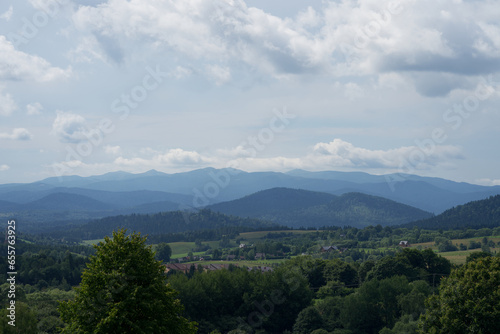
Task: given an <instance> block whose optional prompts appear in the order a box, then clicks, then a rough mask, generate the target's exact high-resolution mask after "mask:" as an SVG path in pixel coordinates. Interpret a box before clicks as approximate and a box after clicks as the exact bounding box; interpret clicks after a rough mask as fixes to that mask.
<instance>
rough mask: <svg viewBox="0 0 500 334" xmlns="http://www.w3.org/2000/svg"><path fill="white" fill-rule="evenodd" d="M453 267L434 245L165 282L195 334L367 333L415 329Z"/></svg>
mask: <svg viewBox="0 0 500 334" xmlns="http://www.w3.org/2000/svg"><path fill="white" fill-rule="evenodd" d="M450 271H451V265H450V262H449V261H448V260H446V259H444V258H442V257H440V256H438V255H436V254H435V253H434V252H433V251H431V250H425V251H418V250H415V249H405V250H403V251H402V252H400V253H398V254H396V255H394V256H387V257H384V258H382V259H381V260H379V261H366V262H364V263H361V264H359V263H346V262H344V261H341V260H339V259H332V260H324V259H314V258H312V257H310V256H299V257H296V258H294V259H291V260H288V261H286V262H285V263H284V264H282V265H281V266H279V267H277V268H276V269H275V270H274V271H272V272H266V273H261V272H260V271H257V270H252V271H249V270H247V269H245V268H237V267H235V266H231V267H230V268H229V270H218V271H211V272H202V271H201V268H200V270H199V271H197V272H195V273H194V274H193V273H191V274H190V275H185V274H183V273H177V274H174V275H171V276H169V278H168V282H169V283H170V284H171V285H172V287H173V288H174V289H175V290H177V291H178V292H179V295H178V297H179V299H180V300H181V302H182V303H183V304H184V306H185V316H186V317H188V318H189V319H190V320H193V321H196V322H198V324H199V333H211V332H213V333H216V332H221V333H228V332H229V333H237V332H236V331H235V330H237V329H239V330H243V331H245V332H246V333H289V332H292V331H293V333H297V334H308V333H311V332H313V331H315V330H320V329H321V330H324V331H326V332H330V333H338V334H340V333H344V334H347V333H356V334H372V333H379V331H380V330H382V329H383V328H387V330H389V329H390V330H392V328H393V327H394V326H401V324H407V325H408V326H410V327H416V323H417V319H418V317H419V316H420V314H421V313H423V312H424V311H425V304H424V301H425V299H426V298H427V297H428V296H429V295H430V294H431V293H432V292H433V291H434V290H435V287H437V286H438V285H439V282H440V279H441V277H445V276H448V275H449V274H450ZM398 323H401V324H399V325H398ZM391 333H392V332H391Z"/></svg>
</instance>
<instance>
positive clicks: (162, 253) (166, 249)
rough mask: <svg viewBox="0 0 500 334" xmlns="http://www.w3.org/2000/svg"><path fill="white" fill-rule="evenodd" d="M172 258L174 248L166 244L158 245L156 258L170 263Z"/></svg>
mask: <svg viewBox="0 0 500 334" xmlns="http://www.w3.org/2000/svg"><path fill="white" fill-rule="evenodd" d="M170 256H172V248H170V246H169V245H168V244H166V243H160V244H158V245H156V252H155V258H156V259H157V260H160V261H162V262H168V261H170Z"/></svg>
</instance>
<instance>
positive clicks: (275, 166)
mask: <svg viewBox="0 0 500 334" xmlns="http://www.w3.org/2000/svg"><path fill="white" fill-rule="evenodd" d="M420 146H422V147H420ZM420 146H418V145H415V146H404V147H399V148H394V149H389V150H370V149H366V148H362V147H356V146H354V145H353V144H351V143H349V142H346V141H343V140H341V139H334V140H333V141H331V142H329V143H317V144H316V145H314V146H313V147H312V150H311V151H310V152H309V153H307V154H306V155H304V156H302V157H294V158H291V157H282V156H278V157H249V156H245V153H246V152H247V151H246V150H244V149H243V148H242V147H239V148H238V147H237V148H235V149H233V150H219V151H218V153H219V154H220V155H221V157H224V154H226V155H225V157H226V159H224V160H225V161H227V157H230V155H231V154H232V155H233V161H234V162H235V163H236V164H237V165H238V166H240V168H243V169H245V168H246V169H247V170H289V169H295V168H301V169H308V170H330V169H332V168H339V167H348V168H356V169H378V170H383V171H397V170H399V169H401V168H404V169H405V170H404V171H405V172H406V171H408V170H411V171H412V172H415V171H418V170H428V169H432V168H434V167H437V166H440V167H443V166H444V167H448V168H449V167H450V166H449V164H450V161H453V160H455V159H463V155H462V153H461V149H460V148H458V147H455V146H449V145H427V146H425V147H424V146H423V145H420ZM451 167H452V166H451ZM400 171H402V170H400Z"/></svg>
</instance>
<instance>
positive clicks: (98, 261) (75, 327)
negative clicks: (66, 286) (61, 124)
mask: <svg viewBox="0 0 500 334" xmlns="http://www.w3.org/2000/svg"><path fill="white" fill-rule="evenodd" d="M145 242H146V238H145V237H144V238H143V237H141V236H140V234H136V233H134V234H131V235H129V236H127V235H126V230H120V231H118V232H113V239H110V238H109V237H106V238H104V242H102V243H99V244H98V245H96V246H95V248H96V254H95V255H94V256H92V257H91V258H90V263H89V264H88V265H87V268H86V269H85V271H84V272H83V274H82V282H81V284H80V286H79V287H78V288H76V296H75V299H74V300H70V301H67V302H62V303H60V305H59V311H60V313H61V318H62V319H63V320H64V321H65V322H66V323H68V326H67V327H66V328H64V330H63V333H72V334H73V333H75V334H84V333H95V334H99V333H103V334H104V333H106V334H114V333H116V334H118V333H144V334H146V333H186V334H188V333H195V330H196V328H195V324H194V323H191V322H189V321H187V320H186V319H185V318H183V317H181V316H180V314H181V312H182V311H183V307H182V305H181V304H180V302H179V301H178V300H177V299H175V291H174V290H173V289H172V288H171V287H170V286H169V285H167V284H166V283H165V277H164V268H163V266H162V264H161V262H160V261H156V260H155V259H154V253H153V251H152V250H151V246H146V244H145Z"/></svg>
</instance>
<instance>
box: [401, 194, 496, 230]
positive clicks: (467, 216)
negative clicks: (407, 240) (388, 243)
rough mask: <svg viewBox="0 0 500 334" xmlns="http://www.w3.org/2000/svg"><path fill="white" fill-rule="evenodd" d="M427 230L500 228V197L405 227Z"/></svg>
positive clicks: (468, 205) (447, 211)
mask: <svg viewBox="0 0 500 334" xmlns="http://www.w3.org/2000/svg"><path fill="white" fill-rule="evenodd" d="M404 226H406V227H415V226H418V227H420V228H425V229H463V228H475V229H477V228H481V227H489V228H492V227H498V226H500V195H496V196H491V197H489V198H487V199H483V200H479V201H472V202H469V203H466V204H463V205H458V206H456V207H453V208H451V209H448V210H446V211H444V212H443V213H441V214H439V215H437V216H435V217H432V218H429V219H424V220H419V221H414V222H411V223H409V224H406V225H404Z"/></svg>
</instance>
